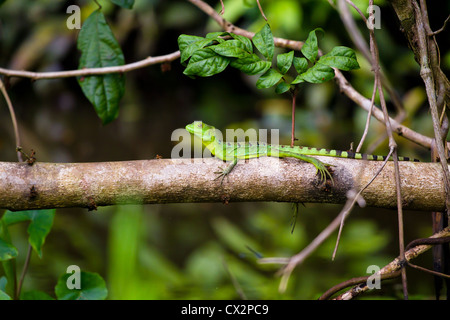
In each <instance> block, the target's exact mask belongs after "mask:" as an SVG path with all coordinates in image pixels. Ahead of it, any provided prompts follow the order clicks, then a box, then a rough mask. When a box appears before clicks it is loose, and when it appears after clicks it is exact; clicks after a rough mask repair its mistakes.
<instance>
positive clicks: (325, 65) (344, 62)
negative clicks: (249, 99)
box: [178, 24, 359, 94]
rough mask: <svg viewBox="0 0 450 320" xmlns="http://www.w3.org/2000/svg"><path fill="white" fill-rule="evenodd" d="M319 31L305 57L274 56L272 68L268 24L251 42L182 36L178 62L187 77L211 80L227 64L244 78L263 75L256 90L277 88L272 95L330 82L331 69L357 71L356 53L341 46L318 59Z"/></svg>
mask: <svg viewBox="0 0 450 320" xmlns="http://www.w3.org/2000/svg"><path fill="white" fill-rule="evenodd" d="M318 32H321V33H323V30H322V29H320V28H317V29H314V30H313V31H311V32H310V33H309V36H308V38H307V39H306V41H305V43H304V45H303V47H302V48H301V53H302V54H303V56H304V57H296V56H294V51H293V50H292V51H289V52H287V53H282V54H279V55H277V56H276V63H275V65H274V64H273V63H272V60H273V58H274V52H275V43H274V39H273V34H272V31H271V29H270V26H269V25H268V24H266V25H264V27H263V28H262V29H261V30H260V31H259V32H257V33H256V34H255V35H254V36H253V39H252V40H250V39H248V38H246V37H244V36H242V35H237V34H234V33H231V32H212V33H208V34H207V35H206V37H199V36H193V35H186V34H182V35H180V36H179V38H178V47H179V49H180V52H181V63H182V64H183V65H184V66H186V69H185V70H184V72H183V73H184V74H185V75H187V76H190V77H195V76H199V77H210V76H213V75H215V74H218V73H220V72H222V71H224V70H225V69H226V67H227V66H228V65H230V66H231V67H233V68H236V69H238V70H240V71H242V72H244V73H245V74H247V75H257V74H262V75H261V76H260V77H259V79H258V81H257V82H256V87H257V88H258V89H264V88H270V87H273V86H276V88H275V92H276V93H278V94H281V93H284V92H286V91H288V90H292V89H293V87H294V86H295V85H297V84H300V83H303V82H309V83H323V82H326V81H329V80H331V79H333V78H334V70H333V68H337V69H340V70H344V71H349V70H354V69H358V68H359V64H358V61H357V60H356V54H355V52H354V51H353V50H352V49H350V48H347V47H344V46H337V47H334V48H333V49H332V50H331V51H330V52H329V53H327V54H325V55H323V56H321V57H319V47H318V39H317V33H318ZM254 48H256V49H257V51H258V52H259V54H257V53H256V52H255V51H254ZM292 66H293V67H294V68H292ZM291 69H294V70H295V74H296V75H295V77H293V79H289V77H287V73H288V71H289V70H291Z"/></svg>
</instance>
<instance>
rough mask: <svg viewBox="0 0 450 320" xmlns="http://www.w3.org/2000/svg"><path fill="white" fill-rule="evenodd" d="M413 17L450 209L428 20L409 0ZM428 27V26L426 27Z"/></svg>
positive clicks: (449, 181)
mask: <svg viewBox="0 0 450 320" xmlns="http://www.w3.org/2000/svg"><path fill="white" fill-rule="evenodd" d="M411 3H412V5H413V7H414V12H415V17H416V25H417V35H418V37H417V44H418V47H419V53H420V61H419V64H420V76H421V77H422V80H423V82H424V83H425V91H426V93H427V98H428V103H429V106H430V113H431V119H432V121H433V129H434V137H435V139H436V149H437V153H438V155H439V160H440V163H441V165H442V169H443V172H444V185H445V190H446V195H447V197H446V206H447V209H450V171H449V169H448V165H447V156H446V153H445V150H444V141H443V139H442V136H441V125H440V123H439V112H438V108H437V98H436V90H435V85H434V77H433V72H432V70H431V68H430V65H429V56H428V45H427V37H426V34H425V30H426V29H427V27H426V26H425V24H428V21H426V22H425V21H424V20H423V17H422V13H421V10H420V8H419V5H418V4H417V2H416V1H415V0H414V1H411ZM428 28H429V27H428Z"/></svg>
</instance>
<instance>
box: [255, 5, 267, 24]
mask: <svg viewBox="0 0 450 320" xmlns="http://www.w3.org/2000/svg"><path fill="white" fill-rule="evenodd" d="M256 3H258V8H259V12H261V15H262V17H263V18H264V20H266V21H267V18H266V15H265V14H264V11H263V9H262V7H261V4H260V3H259V0H256Z"/></svg>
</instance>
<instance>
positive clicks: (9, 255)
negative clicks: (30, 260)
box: [0, 239, 18, 261]
mask: <svg viewBox="0 0 450 320" xmlns="http://www.w3.org/2000/svg"><path fill="white" fill-rule="evenodd" d="M17 254H18V252H17V249H16V247H14V246H13V245H12V244H10V243H8V242H6V241H4V240H2V239H0V261H6V260H10V259H13V258H15V257H17Z"/></svg>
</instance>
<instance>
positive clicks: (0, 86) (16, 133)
mask: <svg viewBox="0 0 450 320" xmlns="http://www.w3.org/2000/svg"><path fill="white" fill-rule="evenodd" d="M0 91H1V92H2V94H3V97H4V98H5V101H6V105H7V106H8V110H9V114H10V116H11V122H12V125H13V128H14V137H15V139H16V148H20V144H21V143H20V135H19V126H18V125H17V119H16V113H15V112H14V108H13V105H12V103H11V99H9V95H8V92H7V91H6V88H5V85H4V83H3V81H2V79H1V78H0ZM17 159H18V160H19V162H23V158H22V153H21V152H20V151H17Z"/></svg>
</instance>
